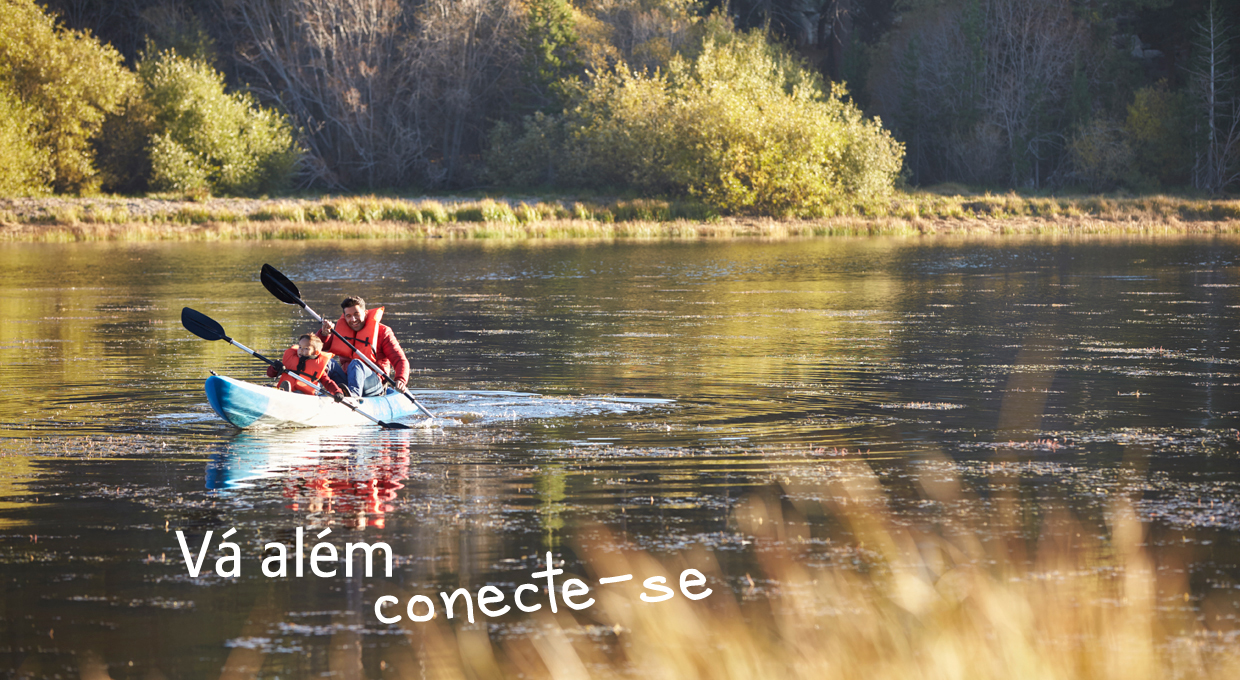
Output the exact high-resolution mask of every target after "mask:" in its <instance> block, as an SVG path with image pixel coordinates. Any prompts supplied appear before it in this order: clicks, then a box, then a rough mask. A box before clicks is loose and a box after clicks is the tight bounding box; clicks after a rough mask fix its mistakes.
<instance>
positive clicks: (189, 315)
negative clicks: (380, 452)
mask: <svg viewBox="0 0 1240 680" xmlns="http://www.w3.org/2000/svg"><path fill="white" fill-rule="evenodd" d="M181 325H182V326H185V330H187V331H189V332H190V333H193V334H194V335H197V336H198V337H200V338H202V339H203V340H225V341H227V342H228V344H230V345H232V346H233V347H236V348H237V349H239V350H241V351H243V352H245V353H246V354H249V355H250V356H252V357H254V358H256V359H259V360H261V361H263V362H265V363H266V364H267V365H269V366H274V367H275V368H276V369H278V370H280V371H283V372H284V373H287V374H288V375H290V376H291V377H293V378H296V379H297V380H300V381H301V382H303V383H305V384H306V385H309V386H310V387H311V388H313V389H314V391H315V393H322V391H323V390H322V389H321V388H319V386H318V385H315V384H314V383H312V382H310V381H309V380H306V379H305V378H304V377H302V376H300V375H297V374H296V373H293V372H292V371H286V370H285V369H284V365H283V364H281V363H279V362H276V361H272V360H271V359H268V358H267V357H265V356H263V355H261V354H259V353H258V352H255V351H254V350H252V349H250V348H249V347H246V346H245V345H243V344H241V343H239V342H237V341H236V340H233V339H232V338H230V337H228V336H227V335H226V334H225V333H224V327H223V326H221V325H220V324H219V322H217V321H216V320H215V319H212V318H211V317H209V316H207V315H206V314H203V313H202V312H198V311H195V310H193V309H190V308H189V307H184V308H182V309H181ZM337 403H340V404H344V405H345V406H347V407H349V408H350V409H352V411H353V412H354V413H357V414H359V415H361V416H363V417H365V418H366V419H368V420H370V421H372V422H374V423H375V424H376V425H378V426H379V427H382V428H384V429H388V430H408V429H411V428H410V427H409V426H408V425H405V424H404V423H385V422H383V421H382V420H379V419H378V418H375V417H374V416H372V415H370V414H369V413H366V412H365V411H363V410H361V409H360V408H358V407H357V406H356V405H354V404H352V403H350V402H348V401H345V400H343V399H341V400H339V401H338V402H337Z"/></svg>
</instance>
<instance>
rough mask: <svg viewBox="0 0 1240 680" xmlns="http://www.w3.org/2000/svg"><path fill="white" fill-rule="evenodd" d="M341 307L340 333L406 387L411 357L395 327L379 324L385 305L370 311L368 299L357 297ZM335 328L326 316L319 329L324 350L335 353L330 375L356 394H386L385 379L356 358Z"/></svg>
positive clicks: (346, 390)
mask: <svg viewBox="0 0 1240 680" xmlns="http://www.w3.org/2000/svg"><path fill="white" fill-rule="evenodd" d="M340 308H341V309H343V310H344V312H343V313H342V314H341V315H340V319H339V320H337V321H336V324H335V329H336V332H337V333H339V334H340V335H341V336H343V337H344V338H345V339H346V340H348V341H349V342H350V343H352V344H353V346H354V347H356V348H357V351H359V352H361V353H362V354H363V355H365V356H366V358H367V359H370V360H371V361H372V362H374V363H375V364H377V365H378V366H379V368H381V369H383V370H384V371H385V372H387V374H388V375H389V376H391V377H392V379H393V380H395V381H396V387H397V389H399V390H404V389H405V383H407V382H408V381H409V360H408V359H406V358H405V351H404V350H402V349H401V348H400V343H399V342H397V341H396V335H395V334H394V333H392V329H391V328H388V327H387V326H384V325H383V324H381V323H379V320H380V319H382V318H383V308H382V307H376V308H375V309H371V310H367V309H366V301H365V300H363V299H362V298H360V297H356V296H350V297H347V298H345V299H344V302H341V303H340ZM331 329H332V323H331V322H330V321H328V320H327V319H323V327H322V328H320V329H319V330H318V332H317V335H318V336H319V338H321V339H322V340H323V351H325V352H331V353H332V354H334V355H335V356H334V357H332V360H331V366H330V367H329V368H328V369H327V377H329V378H331V379H332V380H334V381H335V382H336V383H338V384H339V385H340V386H341V387H343V388H344V391H345V392H347V393H348V394H350V395H352V396H361V397H375V396H379V395H381V394H383V392H384V386H383V380H382V379H381V378H380V377H379V376H378V375H376V374H375V373H374V372H373V371H371V370H370V368H369V367H368V366H367V365H366V364H365V363H364V362H362V361H360V360H358V359H356V358H354V356H353V350H352V349H350V348H349V346H348V345H346V344H344V343H343V342H341V341H340V339H339V338H337V337H336V336H334V335H332V334H331Z"/></svg>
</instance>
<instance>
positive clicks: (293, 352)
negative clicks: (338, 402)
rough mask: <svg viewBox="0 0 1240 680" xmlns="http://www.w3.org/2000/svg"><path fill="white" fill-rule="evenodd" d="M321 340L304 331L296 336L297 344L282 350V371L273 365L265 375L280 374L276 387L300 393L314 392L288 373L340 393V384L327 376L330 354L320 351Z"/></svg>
mask: <svg viewBox="0 0 1240 680" xmlns="http://www.w3.org/2000/svg"><path fill="white" fill-rule="evenodd" d="M322 350H323V341H322V340H320V339H319V338H318V337H317V336H315V335H311V334H310V333H306V334H304V335H302V336H301V337H299V338H297V344H296V345H294V346H293V347H290V348H288V349H286V350H284V360H283V363H284V371H283V372H281V371H280V369H278V368H276V367H275V366H268V367H267V377H268V378H274V377H276V376H277V375H279V376H280V380H279V382H277V383H276V389H280V390H286V391H292V392H300V393H302V394H314V393H315V392H314V389H312V388H311V387H310V386H309V385H307V384H306V383H304V382H302V381H300V380H298V379H296V378H294V377H292V376H291V375H289V373H296V374H297V375H300V376H301V377H303V378H305V379H306V380H309V381H310V382H312V383H315V384H318V385H320V386H321V387H322V388H323V389H324V390H326V391H327V392H329V393H331V394H332V395H333V396H338V395H340V393H341V392H340V386H339V385H337V384H336V383H335V382H333V381H332V379H331V378H329V377H327V367H328V364H329V363H330V362H331V359H332V355H330V354H328V353H326V352H324V351H322Z"/></svg>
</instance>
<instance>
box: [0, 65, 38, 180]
mask: <svg viewBox="0 0 1240 680" xmlns="http://www.w3.org/2000/svg"><path fill="white" fill-rule="evenodd" d="M37 117H38V112H37V111H34V110H33V109H31V108H30V107H28V106H26V105H25V104H23V103H22V101H21V100H20V99H18V98H17V96H16V95H14V94H13V93H12V92H10V91H9V89H8V86H7V85H6V84H4V83H3V82H0V158H2V159H4V160H3V162H0V196H14V195H26V194H39V193H43V192H45V191H47V189H48V186H47V177H46V176H45V174H46V172H47V170H48V169H49V167H48V162H47V161H48V154H47V151H46V150H45V149H43V148H40V147H39V146H38V145H37V144H36V143H35V130H34V129H33V128H34V125H33V121H34V120H36V119H37Z"/></svg>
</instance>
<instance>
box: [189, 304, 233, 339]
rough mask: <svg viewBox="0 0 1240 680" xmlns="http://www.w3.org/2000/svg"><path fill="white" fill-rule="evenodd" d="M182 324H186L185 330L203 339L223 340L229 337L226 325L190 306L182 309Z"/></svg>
mask: <svg viewBox="0 0 1240 680" xmlns="http://www.w3.org/2000/svg"><path fill="white" fill-rule="evenodd" d="M181 325H182V326H185V330H187V331H189V332H190V333H193V334H194V335H197V336H198V337H200V338H202V339H203V340H223V339H224V338H227V337H228V336H227V335H225V334H224V327H223V326H221V325H220V324H219V323H218V322H216V320H215V319H212V318H211V317H209V316H207V315H206V314H203V313H202V312H196V311H194V310H192V309H190V308H189V307H185V308H183V309H182V310H181Z"/></svg>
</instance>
